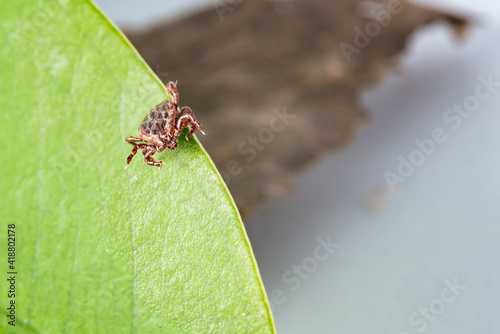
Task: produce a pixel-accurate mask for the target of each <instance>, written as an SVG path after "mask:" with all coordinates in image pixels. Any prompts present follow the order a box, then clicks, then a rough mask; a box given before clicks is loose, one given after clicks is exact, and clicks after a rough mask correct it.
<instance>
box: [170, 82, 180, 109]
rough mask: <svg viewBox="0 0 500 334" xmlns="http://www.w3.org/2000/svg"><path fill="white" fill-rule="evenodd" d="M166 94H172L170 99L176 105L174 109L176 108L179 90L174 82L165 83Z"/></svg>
mask: <svg viewBox="0 0 500 334" xmlns="http://www.w3.org/2000/svg"><path fill="white" fill-rule="evenodd" d="M167 94H168V95H170V96H172V100H173V102H174V103H175V107H176V108H175V109H177V106H178V105H179V91H178V90H177V87H176V85H175V83H173V82H172V81H170V82H169V83H168V84H167Z"/></svg>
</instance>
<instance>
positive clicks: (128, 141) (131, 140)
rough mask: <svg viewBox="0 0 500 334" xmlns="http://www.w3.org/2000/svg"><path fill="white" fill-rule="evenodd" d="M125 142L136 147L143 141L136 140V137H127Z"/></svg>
mask: <svg viewBox="0 0 500 334" xmlns="http://www.w3.org/2000/svg"><path fill="white" fill-rule="evenodd" d="M125 141H126V142H127V143H129V144H132V145H138V144H139V143H140V142H141V141H143V140H142V139H141V138H137V137H127V138H125Z"/></svg>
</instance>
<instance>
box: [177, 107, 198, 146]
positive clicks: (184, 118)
mask: <svg viewBox="0 0 500 334" xmlns="http://www.w3.org/2000/svg"><path fill="white" fill-rule="evenodd" d="M187 125H190V126H191V131H189V132H188V134H187V135H186V140H187V139H188V136H191V135H192V134H193V132H194V131H195V130H196V129H199V130H200V131H201V133H203V134H205V132H203V127H202V126H201V124H200V123H198V121H197V120H196V118H195V117H194V113H193V111H192V110H191V108H189V107H182V109H181V112H180V113H179V116H178V117H177V124H176V125H175V127H176V130H177V131H176V132H177V133H179V134H180V133H181V131H182V129H183V128H184V127H185V126H187Z"/></svg>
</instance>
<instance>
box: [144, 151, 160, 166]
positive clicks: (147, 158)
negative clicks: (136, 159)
mask: <svg viewBox="0 0 500 334" xmlns="http://www.w3.org/2000/svg"><path fill="white" fill-rule="evenodd" d="M156 152H157V150H156V148H155V147H153V146H148V148H146V149H143V150H142V153H144V161H146V163H147V164H148V165H150V166H156V167H158V168H161V165H162V164H163V161H161V160H158V161H155V159H153V157H152V155H153V154H155V153H156Z"/></svg>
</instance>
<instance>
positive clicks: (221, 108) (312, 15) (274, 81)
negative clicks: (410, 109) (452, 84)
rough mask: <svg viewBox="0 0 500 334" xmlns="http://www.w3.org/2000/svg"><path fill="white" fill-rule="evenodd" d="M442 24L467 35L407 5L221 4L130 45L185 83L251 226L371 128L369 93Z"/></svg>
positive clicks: (207, 142) (457, 23) (317, 1)
mask: <svg viewBox="0 0 500 334" xmlns="http://www.w3.org/2000/svg"><path fill="white" fill-rule="evenodd" d="M437 20H445V21H447V22H449V23H450V24H451V25H452V27H453V28H454V29H455V32H456V33H457V34H459V35H460V34H463V31H464V29H465V27H466V24H467V21H466V20H465V19H463V18H460V17H457V16H453V15H450V14H447V13H444V12H441V11H436V10H432V9H428V8H422V7H417V6H415V5H412V4H410V3H408V2H403V1H397V0H392V1H388V2H379V3H376V2H362V1H359V0H339V1H331V0H309V1H295V2H283V1H281V2H268V1H264V0H238V1H228V0H225V1H222V0H220V1H215V2H214V8H212V9H209V10H206V11H203V12H200V13H197V14H195V15H192V16H189V17H186V18H183V19H181V20H179V21H176V22H172V23H167V24H164V25H160V26H156V27H153V28H152V29H151V30H149V31H147V32H132V31H129V32H128V33H127V35H128V37H129V38H130V40H131V41H132V43H133V44H134V45H135V46H136V48H137V49H138V50H139V53H140V54H141V55H142V56H143V57H144V58H145V60H146V61H147V62H148V64H149V65H150V66H151V68H152V69H153V70H155V71H156V72H157V74H158V76H159V77H160V79H162V80H163V81H164V82H168V81H176V80H178V88H179V92H180V100H181V105H188V106H190V107H191V108H192V109H193V110H194V112H195V113H196V117H197V119H198V120H199V121H200V122H201V123H202V124H203V128H204V130H205V132H206V133H207V135H206V136H198V138H199V139H200V141H201V142H202V144H203V145H204V147H205V148H206V150H207V151H208V152H209V154H210V156H211V157H212V158H213V160H214V162H215V164H216V165H217V167H218V168H219V170H220V171H221V173H222V175H223V177H224V179H225V180H226V183H227V184H228V186H229V188H230V190H231V193H232V194H233V196H234V199H235V201H236V204H237V205H238V207H239V209H240V211H241V212H242V214H243V215H245V214H247V213H249V212H250V211H251V209H253V208H254V207H256V206H258V205H261V204H262V203H264V202H265V201H266V200H267V199H268V198H269V197H271V196H275V195H278V194H286V193H288V192H289V191H290V190H291V189H292V175H293V174H294V173H296V172H298V171H299V170H301V169H303V168H304V166H306V165H307V164H310V163H311V162H313V161H315V160H317V159H318V158H320V157H321V156H322V155H323V154H324V153H326V152H328V151H330V150H332V149H335V148H339V147H342V146H345V145H346V144H347V143H349V142H350V141H351V140H352V138H353V136H354V135H355V134H356V133H357V131H358V129H359V128H360V125H362V124H363V123H364V122H365V121H366V120H367V113H366V112H364V110H363V108H362V107H361V106H360V105H359V102H358V93H359V90H360V89H361V88H362V87H363V86H365V85H367V84H369V83H373V82H376V81H378V80H380V79H381V78H382V77H384V76H385V75H387V74H388V73H389V71H390V70H391V69H392V68H393V67H394V66H395V65H396V64H397V58H396V57H395V56H397V55H398V54H399V53H400V52H401V51H402V50H403V49H404V48H405V45H406V41H407V40H408V38H409V36H410V35H411V34H412V33H413V32H414V31H415V30H416V29H417V28H419V27H421V26H423V25H426V24H429V23H432V22H435V21H437ZM286 114H289V115H292V116H290V117H288V118H287V117H286ZM284 115H285V116H284ZM332 172H333V173H334V172H335V171H332Z"/></svg>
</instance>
